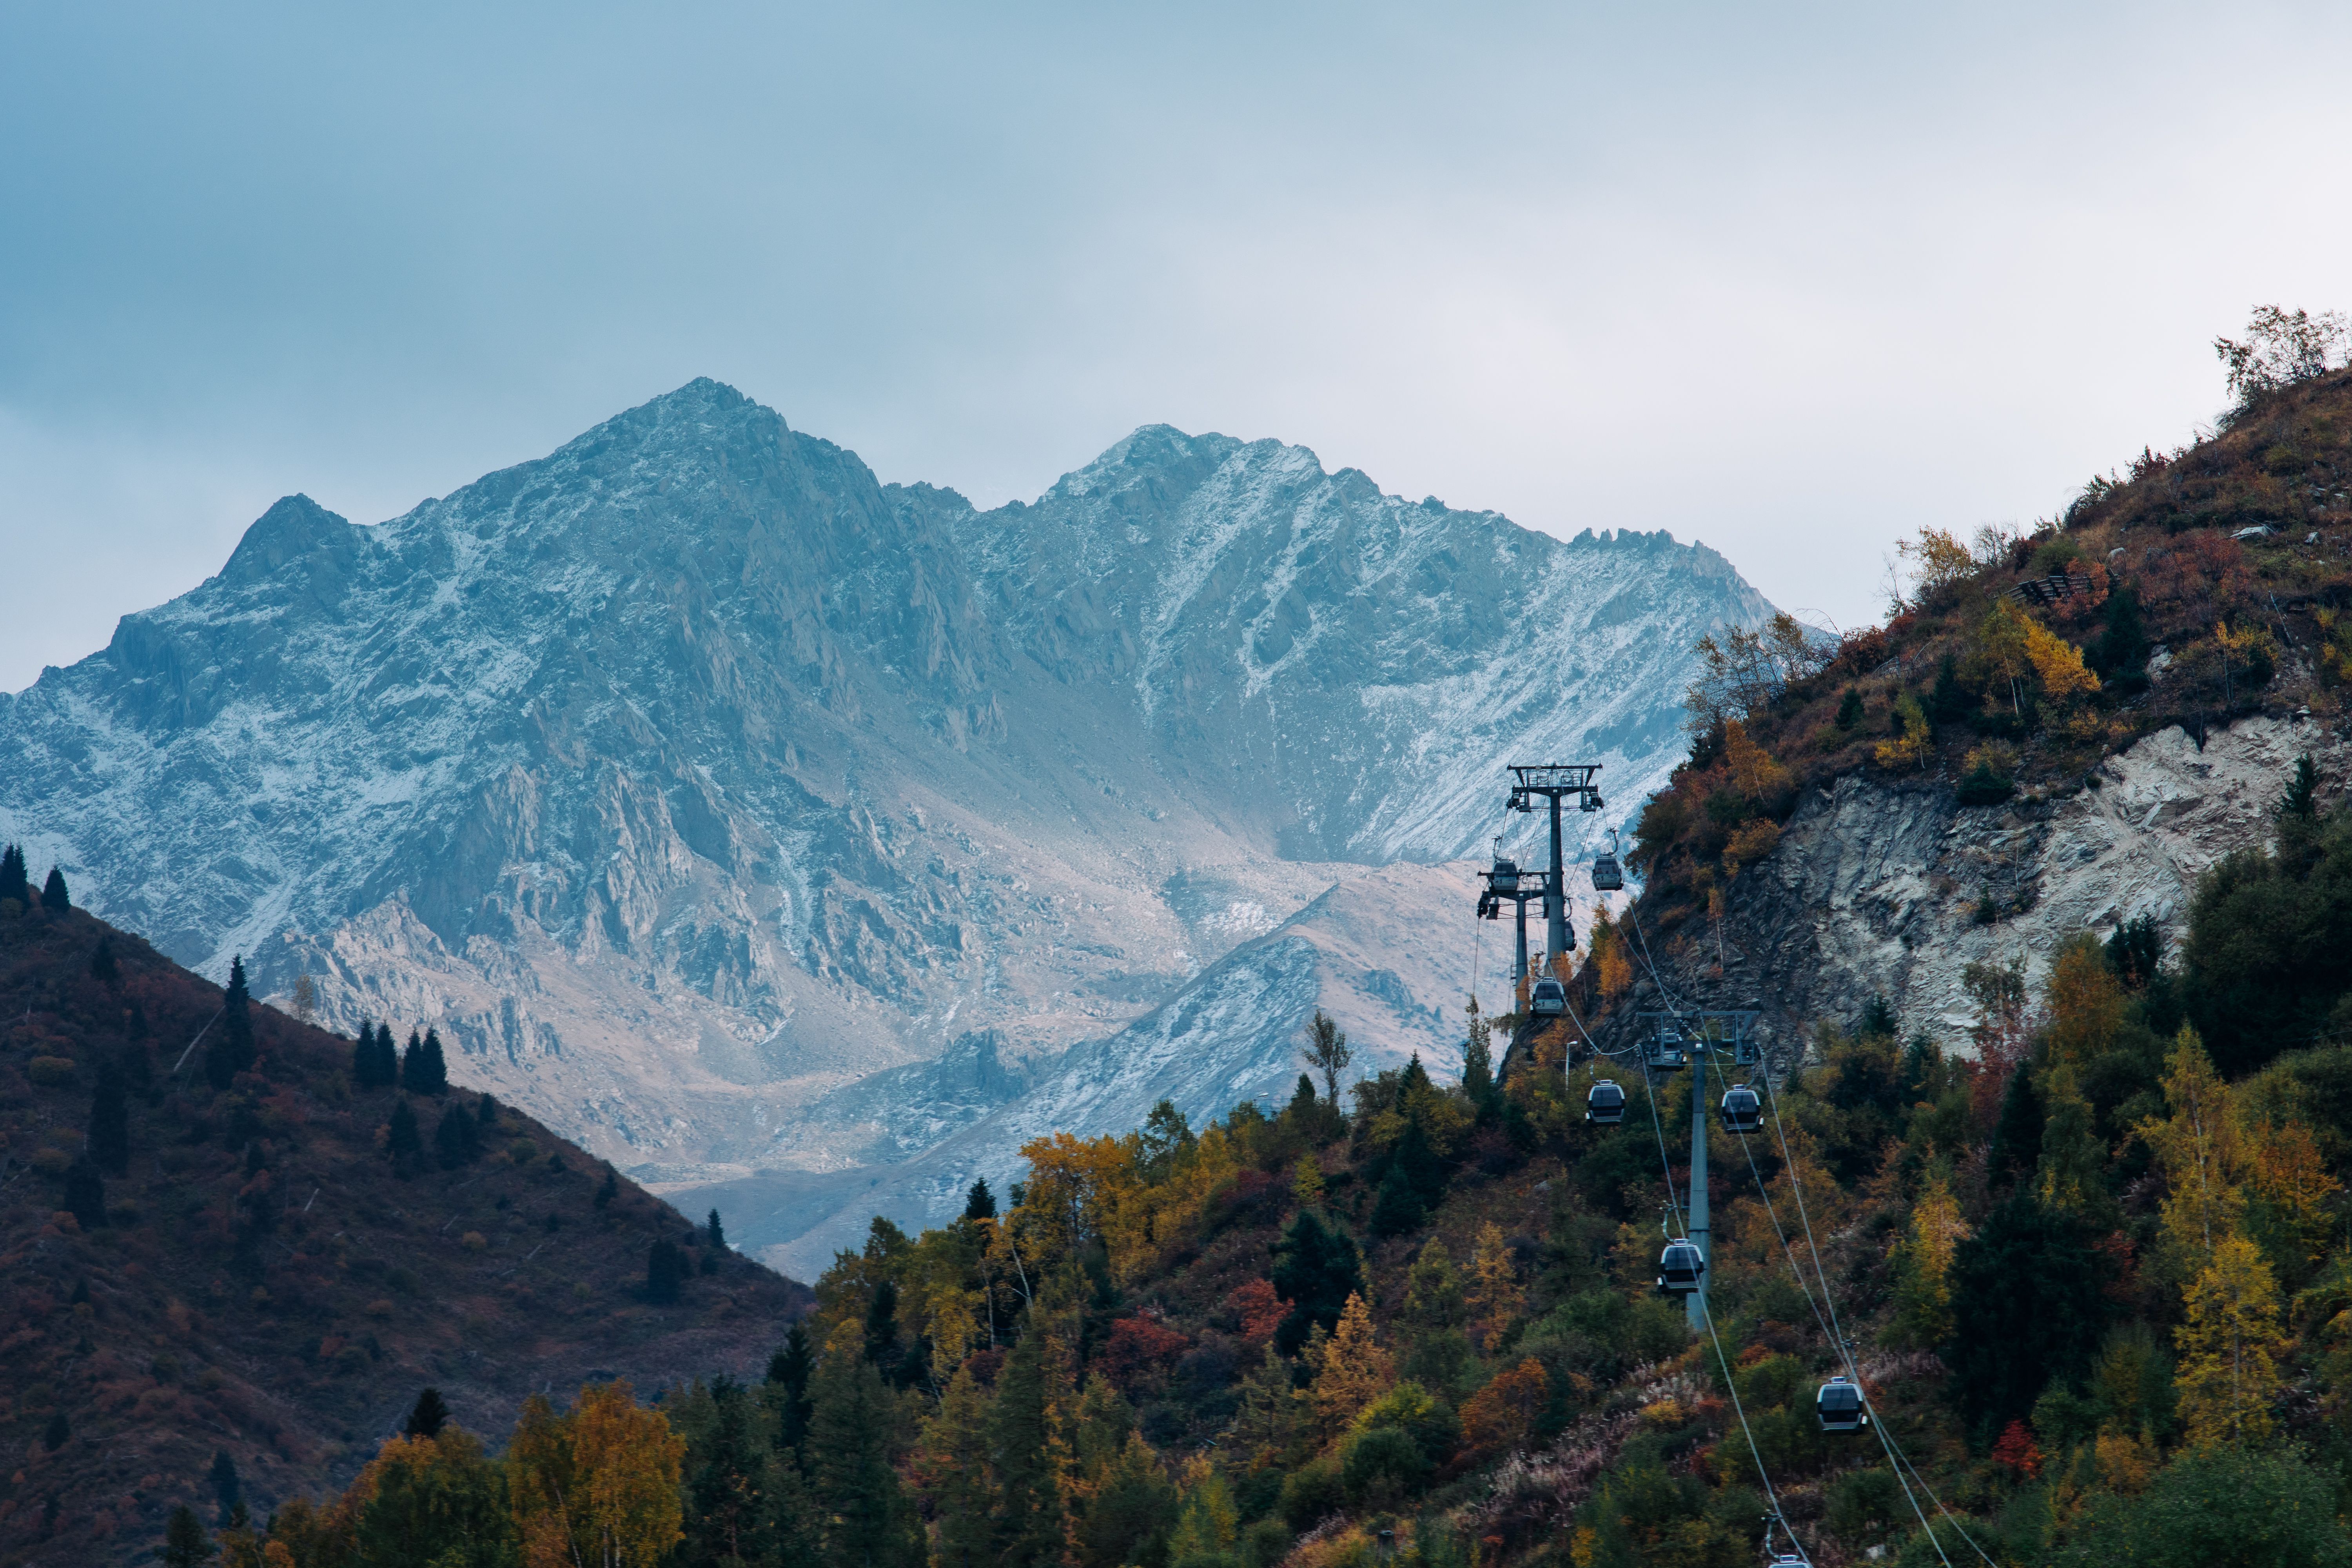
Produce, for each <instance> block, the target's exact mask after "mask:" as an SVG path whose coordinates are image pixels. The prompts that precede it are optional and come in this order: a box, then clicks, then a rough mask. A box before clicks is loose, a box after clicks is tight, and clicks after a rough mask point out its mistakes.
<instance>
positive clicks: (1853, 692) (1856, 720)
mask: <svg viewBox="0 0 2352 1568" xmlns="http://www.w3.org/2000/svg"><path fill="white" fill-rule="evenodd" d="M1865 716H1866V710H1864V706H1863V701H1862V690H1861V689H1860V688H1859V687H1853V686H1849V687H1847V688H1846V689H1845V695H1844V696H1843V697H1841V698H1839V699H1838V707H1837V727H1838V728H1839V729H1841V730H1843V731H1847V732H1848V733H1852V732H1853V731H1855V730H1857V729H1860V728H1861V727H1862V721H1863V720H1864V717H1865Z"/></svg>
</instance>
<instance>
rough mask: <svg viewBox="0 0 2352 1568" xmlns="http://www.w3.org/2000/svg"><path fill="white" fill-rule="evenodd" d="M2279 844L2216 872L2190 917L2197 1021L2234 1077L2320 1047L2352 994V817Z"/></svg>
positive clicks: (2291, 825)
mask: <svg viewBox="0 0 2352 1568" xmlns="http://www.w3.org/2000/svg"><path fill="white" fill-rule="evenodd" d="M2280 839H2281V847H2280V850H2279V852H2277V853H2271V852H2266V851H2263V850H2252V851H2249V852H2246V853H2243V854H2238V855H2232V856H2231V857H2230V858H2227V859H2225V860H2223V861H2222V862H2221V864H2220V865H2218V866H2216V867H2215V868H2213V869H2212V871H2211V872H2210V874H2209V875H2208V876H2207V877H2206V879H2204V880H2203V881H2202V882H2201V883H2200V884H2199V886H2198V889H2197V896H2196V898H2195V900H2193V902H2192V903H2191V905H2190V908H2189V941H2188V944H2187V949H2186V952H2185V954H2184V957H2185V959H2186V963H2185V965H2184V969H2185V972H2186V973H2185V981H2186V990H2187V995H2188V1001H2189V1017H2190V1019H2191V1021H2192V1022H2194V1023H2195V1024H2196V1026H2197V1027H2198V1031H2199V1033H2200V1034H2201V1035H2203V1036H2204V1038H2205V1046H2206V1048H2207V1049H2208V1050H2209V1051H2210V1052H2211V1053H2212V1057H2213V1064H2214V1066H2216V1067H2218V1068H2221V1071H2222V1072H2223V1073H2224V1074H2227V1075H2229V1076H2231V1077H2236V1076H2239V1075H2241V1074H2243V1073H2246V1072H2249V1071H2252V1069H2253V1068H2258V1067H2260V1066H2262V1065H2263V1063H2265V1062H2267V1061H2269V1060H2270V1059H2271V1058H2273V1057H2275V1056H2277V1055H2278V1054H2279V1053H2280V1052H2281V1051H2285V1050H2296V1049H2300V1048H2302V1047H2306V1046H2309V1045H2311V1044H2313V1043H2314V1042H2315V1040H2316V1039H2317V1038H2318V1037H2319V1036H2320V1034H2321V1033H2322V1031H2323V1030H2324V1029H2325V1028H2326V1027H2327V1026H2328V1020H2329V1015H2330V1013H2331V1012H2332V1011H2333V1010H2334V1009H2335V1008H2336V1005H2337V1004H2338V1002H2339V1001H2340V1000H2341V999H2342V998H2343V997H2344V995H2345V994H2346V992H2347V987H2352V963H2347V961H2346V957H2345V955H2346V954H2347V953H2352V810H2347V808H2345V807H2338V808H2337V809H2336V810H2335V811H2333V812H2330V813H2329V814H2328V815H2327V816H2326V818H2325V819H2322V820H2319V821H2316V822H2309V823H2306V822H2303V821H2301V820H2299V819H2295V818H2291V817H2290V818H2286V819H2284V820H2282V822H2281V824H2280Z"/></svg>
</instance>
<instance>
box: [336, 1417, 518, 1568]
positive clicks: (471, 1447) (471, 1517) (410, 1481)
mask: <svg viewBox="0 0 2352 1568" xmlns="http://www.w3.org/2000/svg"><path fill="white" fill-rule="evenodd" d="M438 1444H439V1447H440V1459H439V1461H438V1462H437V1463H436V1464H433V1465H431V1466H427V1467H415V1466H409V1465H396V1466H394V1467H391V1468H388V1469H387V1470H386V1471H385V1472H384V1473H383V1477H382V1479H381V1480H380V1482H379V1484H378V1486H377V1488H376V1492H375V1495H374V1496H373V1497H371V1498H370V1499H368V1500H367V1506H366V1507H364V1508H362V1510H360V1517H359V1521H358V1524H357V1527H356V1528H355V1529H354V1530H353V1531H352V1547H353V1552H352V1557H353V1559H354V1560H355V1561H356V1562H357V1563H365V1564H368V1565H370V1568H373V1565H374V1564H378V1563H383V1564H386V1565H389V1564H392V1563H402V1564H406V1563H429V1564H431V1565H432V1568H513V1565H514V1564H515V1563H517V1561H518V1553H517V1552H516V1550H515V1537H514V1514H513V1512H512V1510H510V1508H509V1504H508V1500H507V1485H506V1472H505V1470H504V1469H503V1468H501V1467H500V1466H499V1465H498V1464H497V1463H495V1462H494V1461H492V1460H489V1459H487V1458H483V1456H482V1450H481V1446H480V1445H479V1444H478V1443H477V1442H475V1441H474V1440H473V1439H472V1438H471V1437H470V1436H467V1435H466V1434H464V1433H460V1432H451V1433H449V1434H448V1435H446V1436H443V1437H441V1438H440V1439H438Z"/></svg>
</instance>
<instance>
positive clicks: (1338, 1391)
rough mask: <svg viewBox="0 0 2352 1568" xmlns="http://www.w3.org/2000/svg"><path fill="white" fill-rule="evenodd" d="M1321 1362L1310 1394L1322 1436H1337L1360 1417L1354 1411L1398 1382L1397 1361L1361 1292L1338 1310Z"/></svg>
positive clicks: (1323, 1347)
mask: <svg viewBox="0 0 2352 1568" xmlns="http://www.w3.org/2000/svg"><path fill="white" fill-rule="evenodd" d="M1321 1351H1322V1356H1321V1362H1320V1364H1318V1366H1317V1367H1316V1369H1315V1384H1314V1387H1313V1389H1312V1391H1311V1392H1310V1394H1309V1396H1308V1397H1309V1398H1310V1399H1311V1400H1312V1401H1313V1403H1314V1405H1315V1418H1316V1421H1317V1423H1318V1425H1319V1426H1321V1427H1322V1429H1323V1433H1324V1436H1327V1437H1336V1436H1339V1434H1340V1433H1341V1432H1343V1431H1345V1430H1346V1429H1347V1426H1348V1424H1349V1422H1350V1421H1353V1420H1354V1419H1355V1418H1356V1413H1357V1412H1358V1411H1360V1410H1361V1409H1363V1408H1364V1406H1365V1405H1370V1403H1371V1402H1372V1401H1373V1400H1375V1399H1378V1398H1379V1397H1380V1396H1381V1394H1385V1393H1387V1392H1388V1390H1389V1388H1390V1386H1391V1384H1394V1383H1395V1382H1396V1363H1394V1362H1393V1361H1392V1360H1391V1359H1390V1356H1389V1352H1387V1351H1385V1350H1383V1349H1382V1348H1381V1344H1380V1342H1379V1339H1378V1337H1377V1335H1376V1333H1375V1331H1374V1330H1373V1327H1372V1310H1371V1309H1370V1307H1368V1306H1366V1305H1365V1304H1364V1299H1363V1298H1362V1297H1361V1296H1353V1295H1351V1296H1349V1298H1348V1304H1347V1306H1346V1307H1345V1308H1344V1309H1343V1310H1341V1311H1340V1313H1339V1327H1338V1328H1337V1329H1335V1330H1333V1331H1332V1332H1331V1338H1330V1339H1329V1341H1328V1342H1326V1343H1325V1344H1324V1345H1323V1346H1322V1347H1321Z"/></svg>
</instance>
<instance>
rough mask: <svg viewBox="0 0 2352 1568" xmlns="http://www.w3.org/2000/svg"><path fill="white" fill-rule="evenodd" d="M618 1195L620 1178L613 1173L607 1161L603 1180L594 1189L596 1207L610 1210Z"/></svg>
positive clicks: (619, 1192) (610, 1164) (619, 1193)
mask: <svg viewBox="0 0 2352 1568" xmlns="http://www.w3.org/2000/svg"><path fill="white" fill-rule="evenodd" d="M620 1195H621V1178H620V1177H619V1176H618V1175H617V1174H615V1173H614V1170H613V1166H612V1163H611V1162H609V1161H608V1162H606V1163H605V1165H604V1182H603V1184H601V1185H599V1186H598V1187H597V1189H596V1206H597V1207H598V1208H600V1209H602V1208H610V1207H612V1206H613V1200H614V1198H617V1197H619V1196H620Z"/></svg>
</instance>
